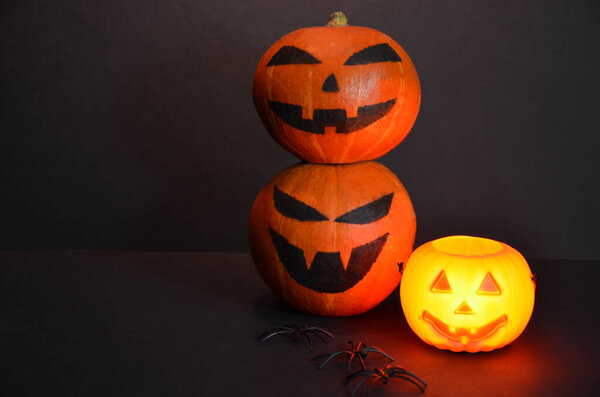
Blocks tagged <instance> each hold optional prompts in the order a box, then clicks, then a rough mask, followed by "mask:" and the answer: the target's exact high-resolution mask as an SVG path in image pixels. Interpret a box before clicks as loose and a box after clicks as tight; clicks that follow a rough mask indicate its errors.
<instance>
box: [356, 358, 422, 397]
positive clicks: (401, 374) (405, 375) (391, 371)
mask: <svg viewBox="0 0 600 397" xmlns="http://www.w3.org/2000/svg"><path fill="white" fill-rule="evenodd" d="M361 377H362V379H361V380H360V381H359V382H358V383H357V384H356V386H355V387H354V389H352V393H351V394H352V396H354V394H355V393H356V391H357V390H358V389H359V387H360V386H361V385H362V384H363V383H365V382H366V381H367V380H368V379H371V380H373V381H377V380H380V381H381V383H383V384H384V385H387V383H388V380H389V379H390V378H402V379H404V380H407V381H409V382H410V383H412V384H414V385H416V386H417V387H418V388H419V389H421V392H425V388H426V387H427V383H425V382H424V381H423V380H422V379H421V378H419V377H418V376H417V375H415V374H412V373H410V372H408V371H407V370H405V369H404V368H400V367H394V366H392V365H391V364H390V365H388V366H386V367H385V368H383V369H381V368H374V369H373V371H367V370H361V371H357V372H355V373H353V374H350V375H348V376H346V380H345V381H344V385H348V384H349V383H350V382H352V381H353V380H354V379H358V378H361ZM367 394H368V390H367Z"/></svg>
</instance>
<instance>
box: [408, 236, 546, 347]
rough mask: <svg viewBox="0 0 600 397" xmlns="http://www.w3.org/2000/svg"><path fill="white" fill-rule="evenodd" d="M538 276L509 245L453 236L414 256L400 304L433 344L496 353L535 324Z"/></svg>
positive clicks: (414, 326)
mask: <svg viewBox="0 0 600 397" xmlns="http://www.w3.org/2000/svg"><path fill="white" fill-rule="evenodd" d="M442 272H443V274H442ZM532 277H533V276H532V274H531V270H530V269H529V265H528V264H527V262H526V261H525V258H523V256H522V255H521V254H520V253H519V252H518V251H516V250H515V249H514V248H512V247H510V246H508V245H507V244H504V243H501V242H499V241H494V240H490V239H485V238H481V237H471V236H449V237H444V238H441V239H437V240H434V241H430V242H428V243H426V244H423V245H422V246H420V247H419V248H417V249H416V250H415V252H414V253H413V254H412V255H411V257H410V259H409V260H408V262H407V263H406V265H405V268H404V271H403V275H402V283H401V285H400V300H401V302H402V309H403V311H404V315H405V316H406V320H407V321H408V324H409V325H410V327H411V328H412V330H413V331H414V332H415V333H416V334H417V335H418V336H419V337H420V338H421V339H422V340H423V341H425V342H427V343H428V344H430V345H434V346H436V347H438V348H440V349H447V350H452V351H467V352H471V353H474V352H479V351H490V350H493V349H498V348H501V347H503V346H505V345H507V344H508V343H510V342H512V341H513V340H515V339H516V338H517V337H518V336H519V335H520V334H521V333H522V332H523V330H524V329H525V326H526V325H527V323H528V322H529V319H530V317H531V313H532V311H533V305H534V298H535V283H534V282H533V281H532ZM441 279H443V282H440V280H441Z"/></svg>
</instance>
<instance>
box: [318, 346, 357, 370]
mask: <svg viewBox="0 0 600 397" xmlns="http://www.w3.org/2000/svg"><path fill="white" fill-rule="evenodd" d="M340 354H347V355H350V354H352V352H351V351H350V350H341V351H339V352H334V353H326V354H321V355H320V356H317V357H315V358H313V360H315V361H316V360H320V359H322V358H323V357H327V359H326V360H325V361H323V362H322V363H321V365H319V369H322V368H323V367H324V366H325V365H327V363H328V362H329V361H330V360H331V359H332V358H335V357H337V356H339V355H340Z"/></svg>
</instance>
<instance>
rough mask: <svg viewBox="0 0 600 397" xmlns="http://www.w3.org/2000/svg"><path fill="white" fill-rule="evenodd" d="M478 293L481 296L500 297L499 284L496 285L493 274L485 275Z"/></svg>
mask: <svg viewBox="0 0 600 397" xmlns="http://www.w3.org/2000/svg"><path fill="white" fill-rule="evenodd" d="M477 293H478V294H480V295H500V287H498V283H496V280H494V277H492V275H491V273H489V272H488V273H487V274H486V275H485V278H484V279H483V281H482V282H481V285H480V286H479V289H478V290H477Z"/></svg>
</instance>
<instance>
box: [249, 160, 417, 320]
mask: <svg viewBox="0 0 600 397" xmlns="http://www.w3.org/2000/svg"><path fill="white" fill-rule="evenodd" d="M294 200H295V201H294ZM299 202H300V203H302V204H298V203H299ZM382 203H384V204H383V205H382ZM385 204H387V205H388V207H386V206H385ZM302 205H306V206H308V207H310V208H312V209H313V210H315V211H316V212H314V211H311V210H308V209H307V208H306V207H302ZM386 208H387V212H386ZM359 215H361V216H362V217H361V216H359ZM299 218H301V219H299ZM415 230H416V219H415V214H414V211H413V207H412V204H411V201H410V198H409V196H408V194H407V192H406V190H405V189H404V187H403V185H402V183H401V182H400V181H399V180H398V178H397V177H396V176H395V175H394V174H393V173H392V172H391V171H390V170H389V169H387V168H386V167H384V166H383V165H381V164H379V163H376V162H362V163H356V164H347V165H320V164H306V163H300V164H297V165H294V166H292V167H290V168H288V169H286V170H284V171H282V172H281V173H279V174H278V175H277V176H276V177H275V178H274V179H273V180H271V181H270V182H269V183H268V184H267V185H266V186H265V187H264V188H263V189H262V190H261V191H260V193H259V194H258V196H257V198H256V200H255V202H254V205H253V207H252V211H251V215H250V225H249V241H250V248H251V253H252V258H253V260H254V263H255V265H256V268H257V270H258V272H259V273H260V275H261V276H262V278H263V279H264V281H265V282H266V284H267V285H268V286H269V287H270V288H271V289H272V290H273V291H274V292H275V294H277V295H278V296H279V297H280V298H282V299H283V300H284V301H286V302H287V303H288V304H290V305H291V306H293V307H295V308H297V309H298V310H301V311H304V312H307V313H312V314H317V315H326V316H349V315H354V314H359V313H362V312H365V311H367V310H369V309H371V308H372V307H374V306H375V305H377V304H378V303H380V302H381V301H382V300H383V299H385V298H386V297H387V296H388V295H389V294H390V293H391V292H392V291H393V290H394V288H395V287H396V286H397V285H398V283H399V281H400V271H399V270H400V269H399V266H398V264H399V263H402V262H405V261H406V260H407V259H408V256H409V255H410V253H411V252H412V247H413V243H414V236H415ZM286 255H287V256H286ZM307 263H308V265H307ZM340 265H343V266H345V270H344V271H341V272H339V273H336V271H335V270H332V269H333V268H335V269H338V270H339V269H340V268H339V266H340ZM359 265H360V266H363V265H364V266H366V267H365V269H366V270H364V269H363V268H362V267H360V266H359ZM336 266H337V267H336ZM309 267H310V270H309ZM361 269H362V270H361ZM363 270H364V274H362V273H361V271H363Z"/></svg>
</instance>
